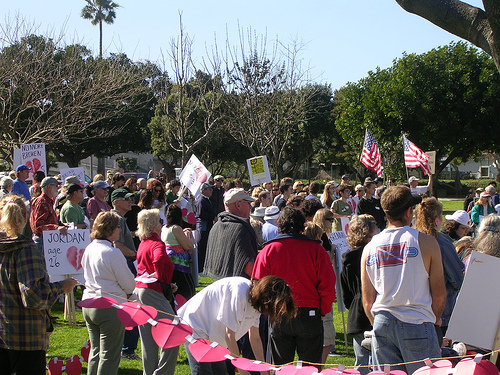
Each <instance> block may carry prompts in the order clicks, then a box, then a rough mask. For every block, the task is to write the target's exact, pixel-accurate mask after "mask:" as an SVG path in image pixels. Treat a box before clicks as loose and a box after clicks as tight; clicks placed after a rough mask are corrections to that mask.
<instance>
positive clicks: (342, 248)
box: [330, 232, 349, 312]
mask: <svg viewBox="0 0 500 375" xmlns="http://www.w3.org/2000/svg"><path fill="white" fill-rule="evenodd" d="M330 243H331V244H332V253H333V260H332V262H333V270H334V271H335V276H336V277H337V281H336V283H335V289H336V290H337V296H339V298H337V307H338V311H341V312H344V311H345V310H346V309H345V306H344V302H343V299H342V287H341V285H340V272H342V255H343V254H344V253H345V252H347V251H349V245H348V244H347V235H346V234H345V233H344V232H333V233H331V234H330Z"/></svg>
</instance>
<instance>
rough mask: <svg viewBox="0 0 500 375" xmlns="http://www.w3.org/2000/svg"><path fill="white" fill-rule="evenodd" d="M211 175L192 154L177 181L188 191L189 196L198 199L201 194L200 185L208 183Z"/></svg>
mask: <svg viewBox="0 0 500 375" xmlns="http://www.w3.org/2000/svg"><path fill="white" fill-rule="evenodd" d="M211 175H212V174H211V173H210V172H209V171H208V169H207V168H205V166H204V165H203V164H202V163H201V162H200V161H199V160H198V158H197V157H196V156H195V155H194V154H193V155H191V157H190V158H189V161H188V162H187V164H186V166H185V167H184V169H183V170H182V172H181V175H180V176H179V180H180V181H181V183H182V185H183V186H185V187H187V188H188V189H189V191H190V192H191V194H193V195H194V196H195V197H196V198H198V197H199V196H200V194H201V192H200V186H201V184H202V183H204V182H208V179H209V178H210V176H211Z"/></svg>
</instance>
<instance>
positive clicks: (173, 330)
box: [151, 319, 193, 349]
mask: <svg viewBox="0 0 500 375" xmlns="http://www.w3.org/2000/svg"><path fill="white" fill-rule="evenodd" d="M151 334H152V335H153V339H154V340H155V342H156V344H158V346H159V347H160V348H163V349H168V348H174V347H176V346H179V345H181V344H184V343H185V342H186V336H188V335H192V334H193V330H192V329H191V327H190V326H188V325H186V324H182V323H177V324H174V322H172V320H170V319H159V320H158V321H157V322H156V324H154V325H153V324H152V327H151Z"/></svg>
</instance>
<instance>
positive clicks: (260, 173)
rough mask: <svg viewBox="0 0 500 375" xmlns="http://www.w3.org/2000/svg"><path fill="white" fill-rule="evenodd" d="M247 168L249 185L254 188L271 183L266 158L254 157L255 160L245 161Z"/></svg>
mask: <svg viewBox="0 0 500 375" xmlns="http://www.w3.org/2000/svg"><path fill="white" fill-rule="evenodd" d="M247 166H248V174H249V175H250V185H252V186H256V185H260V184H263V183H264V182H271V181H272V180H271V173H269V165H268V163H267V156H265V155H263V156H256V157H255V158H250V159H247Z"/></svg>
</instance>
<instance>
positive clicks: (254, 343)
mask: <svg viewBox="0 0 500 375" xmlns="http://www.w3.org/2000/svg"><path fill="white" fill-rule="evenodd" d="M248 338H249V340H250V346H251V347H252V351H253V354H254V355H255V359H256V360H257V361H261V362H265V361H266V358H265V357H264V348H263V346H262V340H261V339H260V332H259V327H251V328H250V330H249V331H248ZM260 374H261V375H269V372H267V371H261V373H260Z"/></svg>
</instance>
